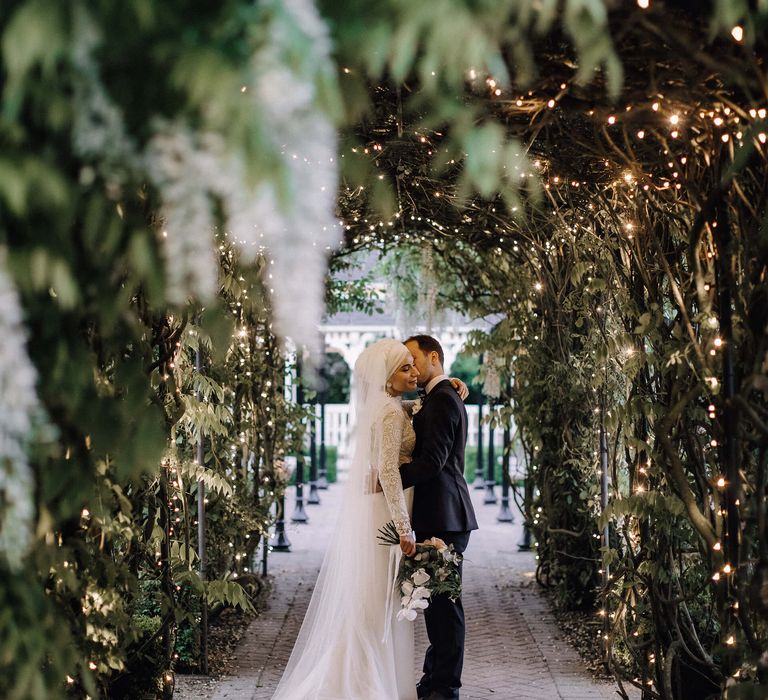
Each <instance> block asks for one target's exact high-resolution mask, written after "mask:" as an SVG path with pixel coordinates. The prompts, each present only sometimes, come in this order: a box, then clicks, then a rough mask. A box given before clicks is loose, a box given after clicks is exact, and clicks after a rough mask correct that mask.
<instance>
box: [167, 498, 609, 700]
mask: <svg viewBox="0 0 768 700" xmlns="http://www.w3.org/2000/svg"><path fill="white" fill-rule="evenodd" d="M340 490H341V486H336V485H331V487H330V489H329V490H327V491H321V492H320V495H321V500H322V504H321V505H315V506H307V507H306V508H307V513H308V515H309V520H310V522H309V523H307V524H305V525H289V526H288V528H287V533H288V537H289V539H290V541H291V544H292V550H291V552H290V553H277V552H274V553H272V554H271V555H270V558H269V570H270V573H271V574H272V575H274V577H275V587H274V590H273V592H272V594H271V598H270V600H269V605H268V608H267V610H266V611H265V612H264V613H263V614H262V615H261V616H260V617H259V618H257V619H256V620H255V621H254V622H253V623H252V624H251V626H250V627H249V629H248V630H247V631H246V633H245V636H244V637H243V640H242V642H241V644H240V647H239V648H238V651H237V653H236V664H237V669H238V670H237V675H236V676H234V677H225V678H222V679H219V680H218V681H214V680H213V679H204V678H194V677H185V676H179V677H178V678H177V687H176V694H175V695H174V697H175V698H178V699H179V700H193V699H194V700H269V698H271V697H272V693H273V691H274V689H275V686H276V685H277V682H278V681H279V679H280V675H281V673H282V669H283V667H284V665H285V663H286V661H287V660H288V656H289V655H290V651H291V648H292V646H293V640H294V639H295V637H296V635H297V634H298V631H299V627H300V626H301V621H302V619H303V616H304V612H305V610H306V608H307V604H308V603H309V598H310V596H311V593H312V587H313V585H314V581H315V577H316V575H317V572H318V569H319V567H320V563H321V561H322V555H323V548H324V543H325V542H326V541H327V535H328V534H329V533H330V531H331V529H332V527H333V520H334V517H333V516H334V510H335V508H336V503H337V501H338V496H339V493H340ZM472 495H473V500H474V503H475V510H476V512H477V516H478V521H479V523H480V530H478V531H477V532H475V533H473V535H472V538H471V540H470V543H469V547H468V549H467V552H466V556H465V564H464V595H463V598H464V608H465V611H466V619H467V640H466V657H465V663H464V675H463V683H464V687H463V688H462V700H485V699H486V698H497V699H498V700H608V698H616V697H617V695H616V693H615V690H614V688H613V686H612V685H610V684H604V683H603V684H601V683H597V682H595V681H594V680H593V679H592V678H591V677H590V675H589V674H588V672H587V671H586V670H585V668H584V662H583V661H582V660H581V659H580V658H579V656H578V654H577V653H576V652H575V651H574V650H573V649H572V648H571V647H570V645H568V643H567V642H565V641H564V639H563V637H562V634H561V633H560V632H559V631H558V629H557V627H556V624H555V621H554V617H553V615H552V613H551V612H550V610H549V606H548V604H547V601H546V600H545V599H544V597H543V596H542V595H541V594H540V593H539V591H538V590H537V586H536V583H535V581H534V558H533V555H532V554H530V553H519V552H518V551H517V546H516V545H517V543H518V542H519V541H520V539H521V535H522V527H521V522H522V517H521V516H520V514H519V513H518V512H517V510H516V509H514V512H515V523H514V524H513V525H510V524H500V523H497V522H496V515H497V514H498V512H499V506H498V505H496V506H492V505H488V506H486V505H483V504H482V500H483V496H484V492H483V491H472ZM287 502H288V504H289V506H288V508H287V510H288V512H289V513H290V512H292V510H293V503H294V496H293V493H292V492H290V493H289V494H288V500H287ZM415 624H417V628H416V630H417V631H416V649H417V650H418V652H419V654H421V652H422V651H423V650H424V649H425V648H426V634H425V631H424V623H423V620H422V618H419V619H418V620H417V622H416V623H415ZM415 662H416V666H415V667H414V679H415V678H416V677H417V673H418V668H416V667H417V666H419V665H420V662H421V658H418V659H416V660H415Z"/></svg>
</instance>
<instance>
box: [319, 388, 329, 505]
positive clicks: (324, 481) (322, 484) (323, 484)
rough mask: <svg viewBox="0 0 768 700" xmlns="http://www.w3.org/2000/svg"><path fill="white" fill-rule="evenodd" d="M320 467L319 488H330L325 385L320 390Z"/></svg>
mask: <svg viewBox="0 0 768 700" xmlns="http://www.w3.org/2000/svg"><path fill="white" fill-rule="evenodd" d="M319 398H320V468H319V470H318V473H317V488H319V489H321V490H325V489H327V488H328V469H327V467H326V463H325V387H323V389H322V391H321V392H320V397H319Z"/></svg>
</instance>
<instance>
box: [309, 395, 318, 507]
mask: <svg viewBox="0 0 768 700" xmlns="http://www.w3.org/2000/svg"><path fill="white" fill-rule="evenodd" d="M316 433H317V401H313V402H312V416H311V418H310V419H309V496H308V497H307V505H313V506H317V505H320V494H319V493H318V492H317V439H316Z"/></svg>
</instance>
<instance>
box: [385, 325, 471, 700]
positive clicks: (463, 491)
mask: <svg viewBox="0 0 768 700" xmlns="http://www.w3.org/2000/svg"><path fill="white" fill-rule="evenodd" d="M405 344H406V346H407V347H408V350H410V351H411V355H413V362H414V364H415V365H416V369H417V370H418V371H419V377H418V384H419V387H421V388H423V389H424V390H425V396H424V398H423V399H422V406H421V410H419V411H418V413H416V415H414V417H413V428H414V430H415V431H416V446H415V447H414V450H413V457H412V461H411V462H409V463H406V464H404V465H402V466H401V467H400V477H401V479H402V481H403V488H408V487H409V486H415V487H416V488H415V489H414V496H413V529H414V530H415V531H416V540H417V541H418V542H422V541H423V540H425V539H429V538H430V537H439V538H440V539H442V540H443V541H444V542H445V543H446V544H452V545H453V547H454V549H455V550H456V551H457V552H460V553H461V552H463V551H464V550H465V549H466V547H467V543H468V542H469V533H470V531H472V530H476V529H477V520H475V511H474V509H473V508H472V502H471V501H470V498H469V489H468V488H467V482H466V481H465V479H464V446H465V444H466V442H467V412H466V410H465V408H464V403H463V402H462V400H461V399H460V398H459V395H458V394H457V393H456V390H455V389H454V388H453V385H452V384H451V382H450V381H449V380H448V376H447V375H446V374H445V372H444V371H443V362H444V361H445V359H444V355H443V348H442V347H441V346H440V343H439V342H437V340H435V339H434V338H433V337H432V336H429V335H414V336H411V337H410V338H408V340H406V341H405ZM459 573H460V574H461V569H460V570H459ZM424 621H425V622H426V625H427V636H428V637H429V647H428V648H427V653H426V656H425V657H424V675H423V676H422V678H421V680H420V681H419V683H418V685H417V686H416V690H417V692H418V696H419V698H425V699H426V700H443V698H458V697H459V688H460V687H461V669H462V666H463V664H464V607H463V605H462V602H461V598H458V599H457V600H456V602H455V603H454V602H451V600H450V598H448V596H446V595H441V596H436V597H435V598H433V599H432V600H431V601H430V604H429V607H428V608H427V609H426V610H425V611H424Z"/></svg>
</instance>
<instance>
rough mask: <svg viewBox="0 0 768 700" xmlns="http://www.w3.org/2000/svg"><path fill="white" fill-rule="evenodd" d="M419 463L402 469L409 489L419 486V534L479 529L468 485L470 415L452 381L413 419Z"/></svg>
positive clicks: (438, 387) (442, 384) (416, 525)
mask: <svg viewBox="0 0 768 700" xmlns="http://www.w3.org/2000/svg"><path fill="white" fill-rule="evenodd" d="M413 428H414V430H415V431H416V445H415V447H414V448H413V460H412V461H411V462H408V463H406V464H403V465H402V466H401V467H400V477H401V479H402V481H403V488H408V487H409V486H415V487H416V488H415V490H414V494H413V523H412V524H413V529H414V530H416V532H419V533H422V532H424V533H425V532H467V531H469V530H476V529H477V520H476V519H475V511H474V508H472V501H471V500H470V497H469V489H468V488H467V482H466V480H465V479H464V446H465V445H466V443H467V411H466V409H465V408H464V403H463V401H462V400H461V399H460V398H459V395H458V394H457V393H456V390H455V389H454V388H453V386H452V385H451V383H450V381H448V380H447V379H446V380H444V381H442V382H439V383H438V384H437V385H436V386H434V387H433V388H432V391H430V392H429V394H427V396H425V397H424V399H423V401H422V406H421V410H420V411H419V412H418V413H417V414H416V415H415V416H414V417H413Z"/></svg>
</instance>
